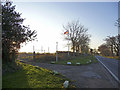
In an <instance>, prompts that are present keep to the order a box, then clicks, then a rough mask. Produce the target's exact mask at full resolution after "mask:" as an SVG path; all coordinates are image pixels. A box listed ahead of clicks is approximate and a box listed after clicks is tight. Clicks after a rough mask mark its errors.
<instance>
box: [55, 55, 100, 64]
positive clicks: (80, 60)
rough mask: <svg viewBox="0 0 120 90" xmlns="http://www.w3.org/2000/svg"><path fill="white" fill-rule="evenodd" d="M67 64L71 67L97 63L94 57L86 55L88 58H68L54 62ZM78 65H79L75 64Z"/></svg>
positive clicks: (82, 56)
mask: <svg viewBox="0 0 120 90" xmlns="http://www.w3.org/2000/svg"><path fill="white" fill-rule="evenodd" d="M67 62H71V65H87V64H91V63H97V62H98V61H97V60H96V58H95V57H94V56H91V55H88V56H84V55H81V56H77V57H70V58H69V59H67V60H59V61H58V62H55V63H56V64H63V65H67ZM76 63H80V64H76Z"/></svg>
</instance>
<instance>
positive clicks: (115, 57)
mask: <svg viewBox="0 0 120 90" xmlns="http://www.w3.org/2000/svg"><path fill="white" fill-rule="evenodd" d="M103 57H106V58H112V59H117V60H120V58H119V57H118V56H103Z"/></svg>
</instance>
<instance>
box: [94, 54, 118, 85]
mask: <svg viewBox="0 0 120 90" xmlns="http://www.w3.org/2000/svg"><path fill="white" fill-rule="evenodd" d="M95 57H96V59H97V60H98V61H99V62H100V63H101V64H102V65H103V66H104V67H105V68H106V69H107V70H108V71H109V72H110V74H111V75H112V76H113V77H114V78H115V79H116V80H117V81H118V83H120V78H119V75H120V74H118V71H119V69H118V66H119V65H118V64H119V63H120V60H116V59H110V58H105V57H102V56H95Z"/></svg>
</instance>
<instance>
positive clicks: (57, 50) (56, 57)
mask: <svg viewBox="0 0 120 90" xmlns="http://www.w3.org/2000/svg"><path fill="white" fill-rule="evenodd" d="M57 51H58V42H56V62H57V61H58V55H57Z"/></svg>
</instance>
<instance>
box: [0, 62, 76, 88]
mask: <svg viewBox="0 0 120 90" xmlns="http://www.w3.org/2000/svg"><path fill="white" fill-rule="evenodd" d="M17 64H19V65H21V67H22V69H21V70H18V71H17V72H14V73H10V72H9V73H7V74H4V75H3V77H2V87H3V88H63V83H64V81H65V80H68V79H66V78H65V77H64V78H62V77H63V76H62V75H60V74H57V75H55V74H54V73H53V71H51V70H47V69H44V68H41V67H36V66H33V65H29V64H26V63H22V62H17ZM74 87H75V86H73V85H71V84H70V85H69V88H74Z"/></svg>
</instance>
